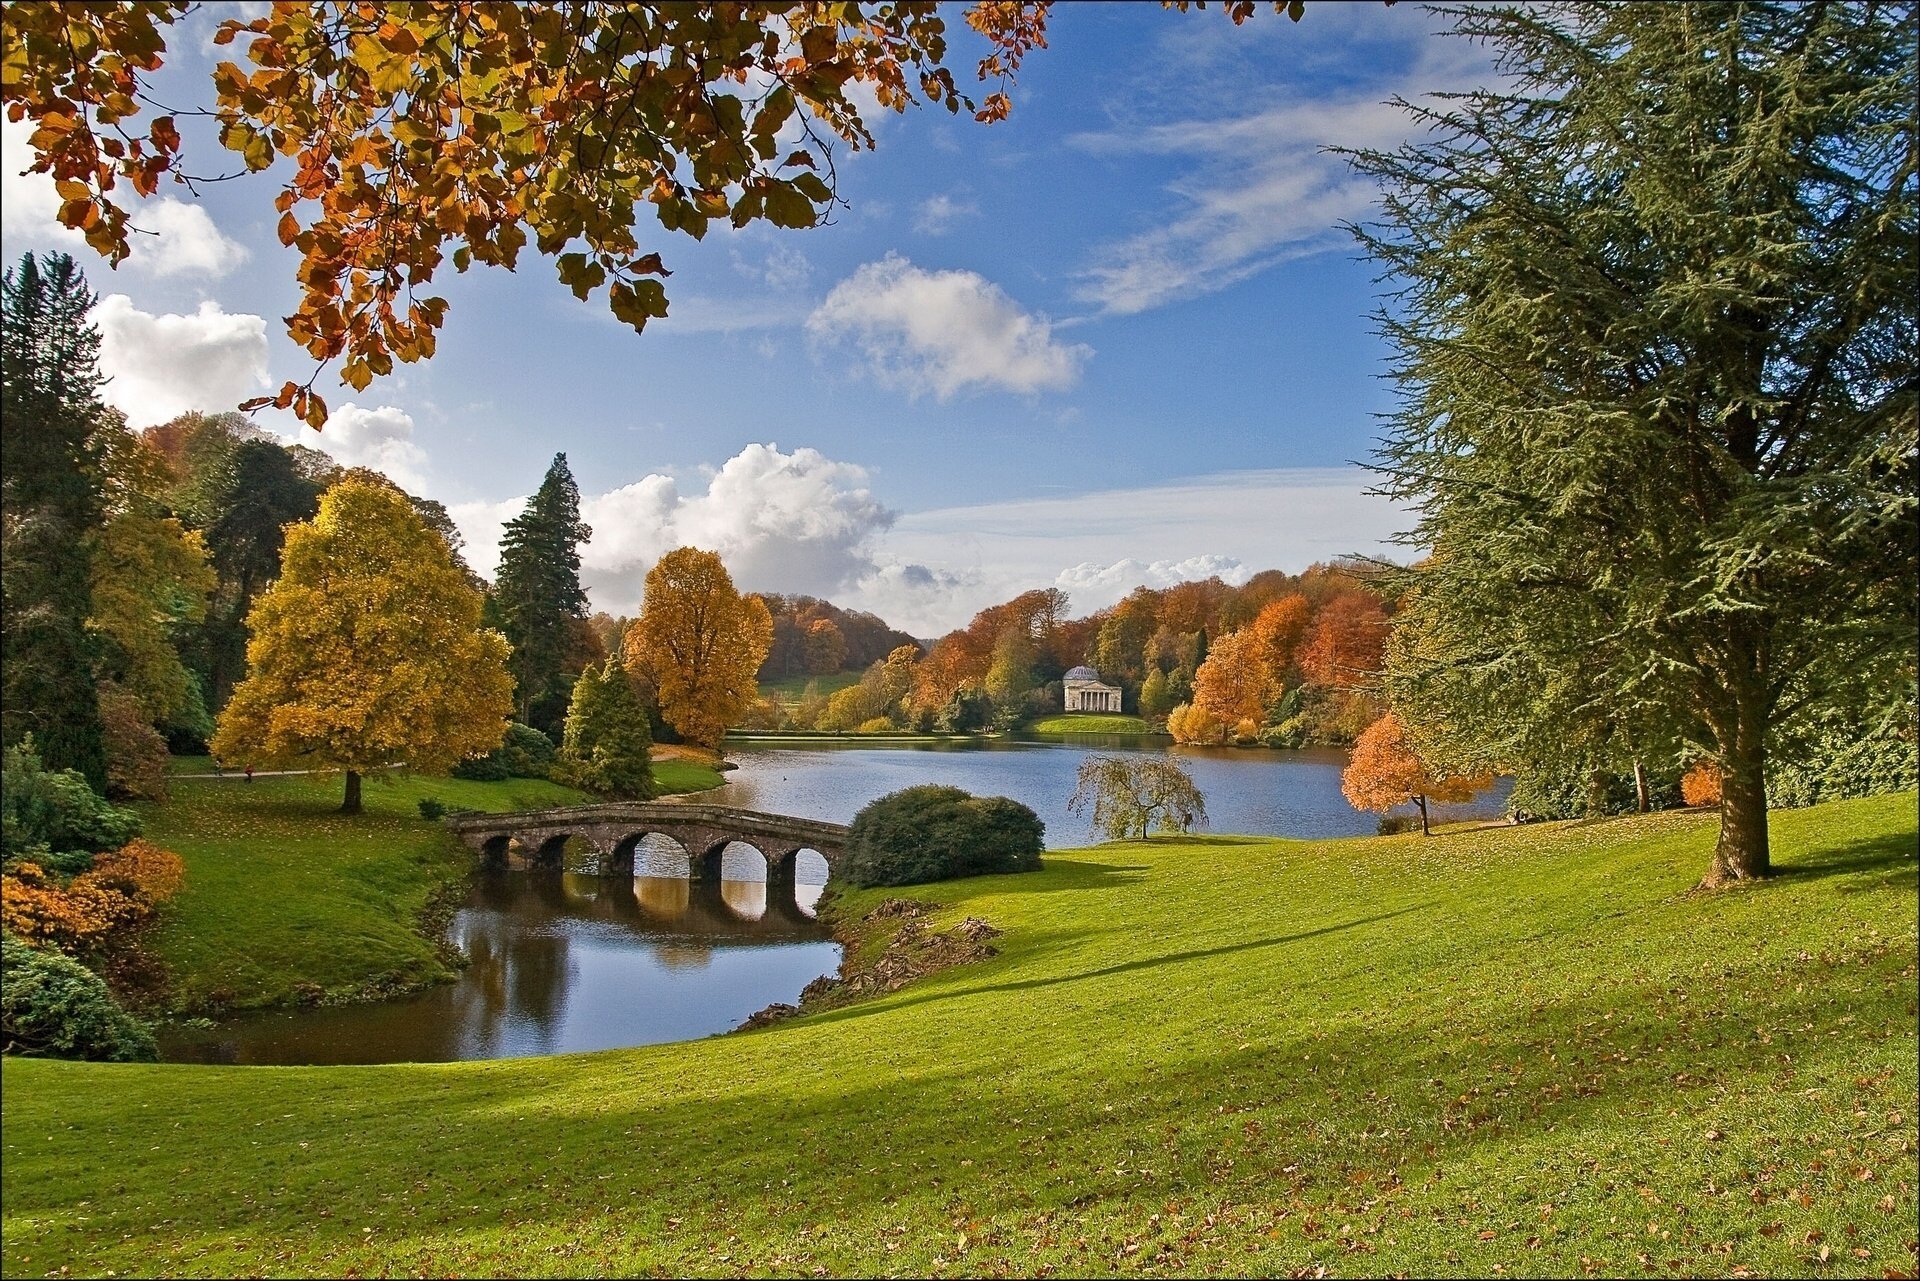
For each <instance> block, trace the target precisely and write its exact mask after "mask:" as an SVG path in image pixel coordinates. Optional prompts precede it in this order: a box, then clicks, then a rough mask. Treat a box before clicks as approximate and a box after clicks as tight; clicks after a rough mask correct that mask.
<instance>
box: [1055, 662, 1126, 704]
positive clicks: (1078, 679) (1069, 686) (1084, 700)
mask: <svg viewBox="0 0 1920 1281" xmlns="http://www.w3.org/2000/svg"><path fill="white" fill-rule="evenodd" d="M1060 687H1061V701H1062V702H1063V703H1065V704H1066V710H1067V711H1069V712H1117V711H1119V710H1120V687H1119V686H1118V685H1109V684H1107V683H1106V682H1105V681H1103V680H1101V679H1100V673H1099V672H1096V671H1094V670H1093V669H1092V668H1091V667H1076V668H1074V669H1072V670H1071V671H1069V672H1068V673H1067V674H1066V675H1065V676H1064V677H1062V678H1061V681H1060Z"/></svg>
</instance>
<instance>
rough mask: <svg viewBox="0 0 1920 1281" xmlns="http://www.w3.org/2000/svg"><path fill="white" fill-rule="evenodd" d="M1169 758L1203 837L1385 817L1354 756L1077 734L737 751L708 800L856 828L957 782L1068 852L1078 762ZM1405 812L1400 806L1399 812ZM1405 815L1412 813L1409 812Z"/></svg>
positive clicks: (1448, 814) (1442, 812) (1501, 805)
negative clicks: (1198, 798)
mask: <svg viewBox="0 0 1920 1281" xmlns="http://www.w3.org/2000/svg"><path fill="white" fill-rule="evenodd" d="M1093 753H1105V754H1108V755H1119V756H1128V755H1151V756H1158V755H1167V756H1171V757H1173V758H1174V759H1175V760H1178V761H1179V762H1180V763H1181V764H1182V765H1184V766H1186V767H1187V770H1188V771H1189V772H1190V773H1191V774H1192V775H1193V780H1194V782H1195V784H1197V785H1198V786H1199V788H1200V791H1201V793H1202V794H1203V795H1204V796H1205V797H1206V799H1207V816H1208V819H1209V823H1208V826H1207V829H1206V830H1210V831H1215V832H1237V833H1247V834H1253V835H1262V836H1299V837H1327V836H1366V835H1370V834H1371V833H1373V832H1375V831H1377V830H1378V829H1379V825H1380V818H1379V816H1378V815H1376V814H1369V813H1365V812H1362V811H1360V810H1356V809H1354V808H1353V806H1351V805H1349V804H1348V803H1347V798H1346V797H1344V796H1342V795H1341V794H1340V772H1341V770H1343V769H1345V768H1346V764H1347V753H1346V752H1345V751H1344V750H1342V749H1340V748H1333V747H1324V748H1308V749H1306V750H1303V751H1295V752H1276V751H1268V750H1264V749H1260V750H1254V749H1243V748H1235V747H1178V746H1175V745H1174V744H1173V742H1172V740H1171V739H1167V738H1163V737H1159V736H1155V735H1131V734H1129V735H1111V736H1099V737H1095V736H1091V735H1074V736H1072V737H1071V738H1064V737H1063V738H1059V739H1052V740H1047V739H1038V738H1029V739H1025V740H1018V739H988V740H982V741H979V742H962V743H948V742H941V743H923V744H902V745H898V746H888V747H873V746H863V745H859V744H855V743H849V744H845V745H842V744H833V743H829V744H815V743H808V744H807V745H806V746H805V747H782V746H773V745H759V744H749V743H741V744H729V745H728V747H727V756H728V758H729V759H730V760H733V761H737V762H738V763H739V765H740V768H739V769H737V770H733V771H730V772H729V773H728V774H727V785H726V786H725V787H723V788H721V789H719V790H718V791H715V792H712V793H710V794H709V795H711V796H712V798H713V799H714V800H715V801H716V802H717V803H719V804H722V805H734V806H738V807H740V808H742V809H755V810H766V811H769V812H771V813H775V814H793V815H796V816H798V817H801V818H817V819H825V820H826V821H828V822H832V823H846V822H851V821H852V819H853V816H854V815H855V814H856V813H858V812H859V810H860V807H861V806H863V805H865V804H866V803H867V802H868V801H871V800H873V799H874V798H876V797H879V796H884V795H886V794H887V793H888V792H891V791H895V790H896V789H898V788H902V787H911V786H914V785H915V784H919V783H951V784H952V785H954V786H955V787H961V788H965V789H966V790H967V791H969V792H972V793H974V794H976V795H979V796H1010V797H1012V798H1013V799H1014V800H1016V801H1019V802H1020V803H1021V804H1023V805H1028V806H1031V807H1032V809H1033V811H1034V812H1035V813H1036V814H1038V815H1039V816H1040V817H1041V819H1042V820H1043V821H1044V822H1045V823H1046V825H1047V845H1048V847H1049V848H1052V849H1069V848H1072V847H1074V846H1078V845H1087V844H1090V843H1092V841H1093V824H1092V819H1091V816H1090V815H1087V814H1081V815H1077V816H1076V815H1073V814H1069V813H1068V812H1067V798H1068V797H1070V796H1072V795H1073V789H1074V782H1075V775H1076V774H1077V773H1078V771H1079V769H1080V762H1081V761H1082V760H1084V759H1086V757H1087V756H1088V755H1090V754H1093ZM1511 786H1512V785H1511V783H1510V782H1509V781H1507V780H1504V779H1503V780H1501V781H1500V782H1499V783H1497V784H1496V785H1495V786H1494V787H1493V788H1491V789H1489V790H1488V791H1487V792H1486V793H1484V794H1483V795H1481V796H1480V797H1478V798H1476V799H1475V800H1473V801H1471V802H1468V803H1466V804H1462V805H1437V804H1436V805H1434V806H1432V807H1431V808H1432V810H1433V815H1434V818H1435V820H1436V821H1443V820H1451V819H1464V818H1498V817H1499V816H1500V815H1501V814H1502V813H1504V812H1505V808H1506V797H1507V793H1508V791H1510V790H1511ZM1396 812H1397V811H1396ZM1405 812H1406V813H1409V814H1412V813H1415V811H1414V810H1413V808H1412V807H1411V806H1408V807H1406V809H1405Z"/></svg>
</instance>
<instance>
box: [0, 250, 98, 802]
mask: <svg viewBox="0 0 1920 1281" xmlns="http://www.w3.org/2000/svg"><path fill="white" fill-rule="evenodd" d="M93 302H94V298H93V294H92V293H91V292H89V290H88V289H87V282H86V277H85V276H84V275H82V274H81V272H80V270H79V268H77V267H76V266H75V265H74V262H73V259H72V258H69V257H68V256H67V255H65V254H49V255H47V256H46V257H45V258H43V259H41V260H40V261H38V262H36V261H35V260H34V259H33V257H32V256H31V255H27V256H23V257H22V258H21V259H20V265H19V266H18V267H17V268H15V269H13V270H10V271H8V272H7V273H6V274H5V277H4V282H3V283H0V307H3V308H4V317H3V318H0V374H3V377H0V384H3V385H4V392H3V393H0V455H3V456H4V458H5V471H4V473H3V474H0V475H3V480H0V538H4V544H5V550H4V554H3V555H0V597H3V598H4V600H3V601H0V615H3V617H4V630H3V631H0V636H3V637H4V640H3V641H0V740H3V741H5V742H6V743H9V744H11V743H17V742H19V741H20V739H21V738H23V737H24V736H25V735H27V734H32V735H33V738H34V742H35V744H36V746H37V748H38V751H39V754H40V757H41V759H42V760H44V761H45V762H46V764H47V766H48V768H50V769H75V770H78V771H80V773H82V774H84V775H85V776H86V778H87V781H88V782H89V783H90V784H92V785H93V787H94V788H95V790H103V789H104V788H105V787H106V784H107V761H106V752H105V748H104V747H103V745H102V738H101V725H100V709H99V703H98V696H97V694H96V691H95V686H94V671H93V669H94V659H95V656H96V655H95V645H94V641H93V638H92V637H91V636H90V635H89V633H88V632H87V629H86V620H87V616H88V615H89V613H91V611H92V589H91V586H90V580H91V572H92V543H93V539H94V537H95V535H96V533H97V531H98V529H99V527H100V525H101V523H102V520H103V516H104V500H103V497H102V493H101V482H100V475H99V458H98V454H99V450H98V447H97V442H96V441H95V439H94V435H95V431H96V428H97V427H98V426H99V424H100V422H101V420H102V416H103V414H104V412H105V411H104V409H103V407H102V405H101V403H100V395H99V391H100V383H101V378H100V372H99V363H98V362H99V353H100V331H99V330H98V329H96V328H95V327H94V326H93V325H91V324H89V323H88V322H87V318H86V316H87V311H88V310H89V309H90V308H91V307H92V306H93Z"/></svg>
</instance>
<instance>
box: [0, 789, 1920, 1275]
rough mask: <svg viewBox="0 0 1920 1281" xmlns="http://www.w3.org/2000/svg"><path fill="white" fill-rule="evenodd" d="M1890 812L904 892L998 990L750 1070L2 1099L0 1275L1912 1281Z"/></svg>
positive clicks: (713, 1050) (1348, 852)
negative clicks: (1716, 883) (1722, 870)
mask: <svg viewBox="0 0 1920 1281" xmlns="http://www.w3.org/2000/svg"><path fill="white" fill-rule="evenodd" d="M256 786H258V785H256ZM1914 814H1915V797H1914V796H1913V795H1912V794H1911V793H1909V794H1907V795H1904V796H1892V797H1884V798H1878V799H1875V800H1870V801H1856V802H1848V803H1844V804H1839V805H1831V806H1825V807H1822V808H1819V809H1815V810H1808V811H1799V812H1790V813H1782V814H1777V815H1775V817H1774V840H1775V852H1776V859H1777V861H1778V863H1779V864H1780V865H1781V867H1782V869H1783V874H1782V875H1781V876H1780V877H1778V878H1777V879H1776V880H1774V881H1772V882H1770V883H1767V884H1764V885H1760V886H1756V887H1750V888H1742V889H1737V890H1733V891H1729V892H1724V893H1720V894H1713V895H1705V894H1699V893H1696V892H1694V891H1693V886H1694V884H1695V882H1696V881H1697V880H1698V879H1699V876H1700V874H1701V872H1702V870H1703V869H1704V867H1705V866H1706V861H1707V854H1708V851H1709V850H1710V848H1711V845H1712V841H1713V833H1714V824H1713V819H1712V817H1711V816H1709V815H1702V814H1694V813H1670V814H1659V815H1653V816H1649V817H1646V818H1628V819H1620V820H1615V821H1609V822H1599V823H1590V824H1573V825H1553V826H1542V827H1529V828H1489V829H1482V830H1476V831H1468V832H1456V833H1451V834H1448V835H1443V836H1438V837H1435V838H1432V839H1423V838H1422V837H1420V836H1418V835H1410V836H1402V837H1391V838H1380V839H1361V840H1347V841H1317V842H1296V841H1281V840H1272V839H1265V838H1259V839H1255V838H1233V837H1213V838H1179V839H1164V840H1155V841H1150V842H1141V843H1129V844H1122V845H1109V846H1102V847H1099V848H1096V849H1091V850H1081V851H1067V852H1060V853H1050V854H1049V855H1048V856H1047V867H1046V870H1044V871H1042V872H1039V873H1034V874H1028V875H1021V876H1006V877H996V878H985V879H980V880H975V881H967V882H957V883H949V884H941V885H933V886H920V887H915V888H914V889H913V890H912V891H911V893H912V894H914V895H915V896H917V897H923V898H927V899H931V900H934V901H937V902H939V903H940V904H942V905H943V910H942V912H941V913H940V921H941V922H942V923H947V922H951V921H954V920H957V919H958V918H959V917H961V916H963V915H979V916H983V917H986V918H987V919H989V920H991V921H993V922H994V923H995V924H997V925H999V926H1000V927H1001V928H1002V929H1004V930H1005V931H1006V933H1005V935H1004V936H1003V937H1002V938H1001V939H1000V940H999V942H1000V944H1001V946H1002V953H1001V955H1000V956H998V957H996V958H994V959H992V960H989V961H985V962H981V963H978V964H975V965H970V966H964V967H960V968H958V969H954V970H949V971H946V972H944V973H942V974H938V975H935V976H933V977H931V978H928V979H924V980H921V981H919V982H916V983H914V984H911V985H909V986H908V987H906V988H904V989H903V990H901V991H899V992H897V993H894V994H891V995H889V996H887V997H884V998H882V999H879V1000H876V1001H873V1002H871V1003H868V1004H864V1005H859V1006H854V1007H848V1008H845V1009H841V1010H835V1011H830V1012H827V1013H825V1014H822V1015H817V1016H814V1017H811V1018H807V1019H800V1020H795V1021H791V1022H788V1023H785V1024H781V1025H778V1026H776V1027H774V1028H772V1029H770V1030H767V1031H763V1032H758V1033H753V1034H749V1035H744V1036H730V1037H721V1038H714V1039H709V1040H704V1041H697V1042H690V1043H684V1044H675V1045H659V1046H650V1047H645V1048H641V1049H635V1050H625V1051H615V1052H609V1053H603V1054H595V1055H582V1056H575V1057H568V1058H557V1059H530V1060H514V1061H502V1062H494V1063H472V1064H447V1065H433V1066H389V1067H373V1068H358V1067H355V1068H213V1067H185V1066H179V1067H166V1066H162V1067H151V1066H148V1067H133V1066H107V1065H80V1064H62V1063H49V1062H20V1061H12V1062H8V1063H7V1064H6V1065H5V1069H4V1085H5V1091H6V1106H5V1113H4V1156H5V1160H4V1163H0V1179H3V1180H4V1214H5V1231H4V1257H3V1260H0V1261H3V1262H4V1267H5V1271H6V1273H7V1274H8V1275H28V1274H34V1275H39V1274H44V1273H47V1272H52V1271H57V1270H59V1269H62V1268H69V1269H71V1270H72V1271H74V1272H76V1273H94V1274H97V1273H100V1272H102V1271H104V1270H108V1269H112V1270H116V1271H119V1272H122V1273H127V1272H133V1273H142V1274H150V1273H176V1274H186V1273H195V1274H207V1273H213V1274H223V1273H233V1272H266V1273H274V1274H286V1273H326V1274H335V1275H338V1274H342V1273H345V1272H347V1271H349V1270H354V1271H357V1272H359V1273H360V1274H362V1275H370V1274H374V1273H408V1274H415V1273H432V1274H435V1275H441V1274H449V1273H459V1274H500V1273H513V1274H528V1275H548V1274H567V1273H573V1274H581V1273H620V1274H647V1273H655V1274H663V1275H689V1274H698V1275H734V1274H740V1273H768V1272H772V1273H781V1274H799V1275H806V1274H808V1273H810V1272H812V1271H813V1270H815V1269H826V1270H827V1271H829V1272H832V1273H853V1274H860V1275H876V1274H904V1275H922V1274H928V1273H949V1272H967V1273H1013V1274H1021V1275H1025V1274H1034V1273H1043V1272H1056V1273H1059V1274H1063V1275H1080V1274H1087V1273H1121V1272H1125V1273H1133V1272H1169V1273H1185V1274H1215V1275H1217V1274H1231V1275H1247V1274H1258V1275H1274V1274H1279V1275H1285V1274H1287V1273H1288V1272H1290V1271H1293V1270H1296V1269H1309V1268H1313V1267H1316V1266H1321V1267H1325V1268H1327V1269H1329V1270H1330V1271H1332V1272H1334V1273H1336V1274H1349V1273H1369V1274H1381V1273H1392V1272H1410V1273H1413V1274H1416V1275H1422V1274H1426V1275H1431V1274H1452V1275H1486V1274H1489V1273H1491V1272H1493V1271H1495V1270H1496V1269H1504V1270H1505V1271H1506V1272H1508V1273H1510V1274H1526V1275H1569V1274H1579V1273H1582V1272H1587V1271H1594V1272H1603V1273H1615V1274H1618V1273H1633V1274H1636V1275H1637V1274H1641V1273H1643V1272H1646V1271H1652V1272H1657V1273H1659V1274H1661V1275H1673V1274H1705V1275H1729V1274H1735V1273H1736V1271H1737V1270H1741V1269H1751V1270H1754V1271H1757V1272H1759V1273H1762V1274H1772V1275H1804V1274H1808V1273H1812V1272H1815V1271H1819V1272H1823V1273H1826V1274H1834V1275H1861V1276H1866V1275H1871V1276H1879V1275H1881V1274H1882V1272H1883V1271H1884V1270H1888V1269H1893V1270H1908V1271H1910V1270H1912V1269H1913V1268H1914V1266H1915V1259H1914V1251H1913V1238H1914V1221H1915V1200H1914V1186H1915V1182H1916V1170H1915V1138H1916V1133H1915V1118H1914V1111H1915V1093H1916V1075H1915V1052H1916V1048H1917V1047H1916V1033H1915V996H1916V988H1915V981H1916V980H1915V968H1914V967H1915V949H1916V938H1915V919H1916V892H1915V864H1914V861H1913V860H1914V849H1915V818H1914ZM895 892H898V891H895ZM877 897H878V893H877V892H874V893H864V894H862V895H860V896H856V897H853V898H850V899H849V900H847V901H845V903H844V907H845V909H846V910H849V911H853V912H857V911H859V910H861V909H862V908H863V907H865V906H867V905H869V904H870V903H871V902H872V901H874V899H876V898H877Z"/></svg>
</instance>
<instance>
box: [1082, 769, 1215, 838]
mask: <svg viewBox="0 0 1920 1281" xmlns="http://www.w3.org/2000/svg"><path fill="white" fill-rule="evenodd" d="M1078 784H1079V785H1078V786H1077V787H1075V788H1074V789H1073V795H1072V796H1071V797H1069V798H1068V800H1067V812H1068V813H1069V814H1080V813H1083V812H1085V811H1086V810H1087V809H1089V808H1091V809H1092V811H1093V830H1094V831H1095V832H1096V833H1097V834H1099V835H1101V836H1104V837H1106V838H1107V839H1108V840H1112V841H1124V840H1130V839H1134V838H1138V837H1143V836H1146V835H1147V834H1148V833H1149V832H1153V831H1161V832H1185V831H1187V830H1189V829H1190V828H1192V827H1193V825H1194V824H1196V823H1198V824H1200V825H1202V826H1205V825H1206V821H1207V798H1206V797H1205V796H1203V795H1201V792H1200V789H1199V787H1197V786H1195V784H1194V781H1193V775H1191V774H1189V773H1187V771H1186V767H1185V766H1183V765H1181V764H1180V763H1179V762H1178V761H1172V760H1164V759H1155V758H1153V757H1143V756H1089V757H1087V758H1086V759H1085V760H1084V761H1081V762H1080V776H1079V780H1078Z"/></svg>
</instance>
